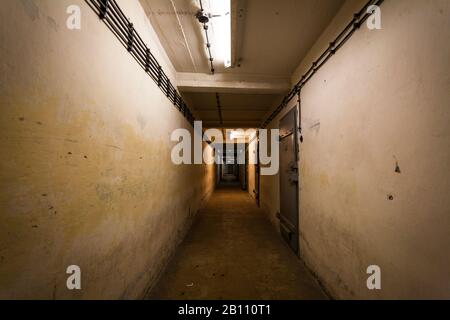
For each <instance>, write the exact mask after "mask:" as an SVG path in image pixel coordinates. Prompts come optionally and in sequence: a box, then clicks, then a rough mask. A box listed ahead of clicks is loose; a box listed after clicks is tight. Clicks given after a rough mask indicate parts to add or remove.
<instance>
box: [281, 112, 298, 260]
mask: <svg viewBox="0 0 450 320" xmlns="http://www.w3.org/2000/svg"><path fill="white" fill-rule="evenodd" d="M297 132H298V124H297V108H293V109H292V110H291V111H289V112H288V113H287V114H286V115H285V116H284V117H283V118H282V119H281V120H280V215H279V218H280V231H281V235H282V236H283V238H284V239H285V240H286V242H287V243H288V244H289V246H290V247H291V249H292V250H293V251H294V252H295V253H296V254H298V230H299V229H298V220H299V219H298V216H299V214H298V181H299V172H298V144H297Z"/></svg>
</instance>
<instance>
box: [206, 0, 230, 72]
mask: <svg viewBox="0 0 450 320" xmlns="http://www.w3.org/2000/svg"><path fill="white" fill-rule="evenodd" d="M209 4H210V9H211V14H212V15H213V18H212V19H211V21H212V25H213V29H214V43H213V44H212V45H213V48H214V51H215V55H216V57H217V58H218V59H219V60H222V61H223V63H224V66H225V68H229V67H231V0H210V1H209Z"/></svg>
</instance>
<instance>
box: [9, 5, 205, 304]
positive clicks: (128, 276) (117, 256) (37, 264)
mask: <svg viewBox="0 0 450 320" xmlns="http://www.w3.org/2000/svg"><path fill="white" fill-rule="evenodd" d="M118 3H119V5H120V6H121V7H122V9H123V10H124V12H125V13H126V14H127V15H128V16H129V17H131V19H132V21H133V22H134V24H135V28H136V29H137V30H138V32H139V33H140V34H141V36H142V37H143V38H144V41H146V42H147V41H148V44H149V46H150V48H151V50H152V52H153V53H154V54H155V56H156V57H157V59H158V60H159V61H160V62H161V63H162V65H163V68H164V70H165V71H166V73H167V74H168V76H169V77H171V78H174V77H173V72H174V71H173V67H172V66H171V65H170V62H168V59H167V57H166V55H165V53H164V52H163V51H162V49H160V45H159V42H158V39H157V37H156V35H155V33H154V31H153V30H152V28H151V25H150V24H149V22H148V20H147V17H146V16H145V13H144V11H143V10H142V8H141V6H140V4H139V2H138V1H128V0H120V1H118ZM72 4H75V5H78V6H80V8H81V10H82V11H81V13H82V20H81V22H82V28H81V30H75V31H71V30H68V29H67V28H66V19H67V17H68V14H67V13H66V9H67V7H68V6H69V5H72ZM0 21H1V22H0V23H1V28H0V47H1V48H0V106H1V113H2V116H1V117H0V130H1V135H0V150H1V152H0V166H1V169H0V186H1V192H0V298H43V299H51V298H64V299H66V298H67V299H72V298H84V299H87V298H95V299H104V298H139V297H142V296H143V294H144V293H145V291H146V290H147V289H148V288H149V286H151V285H152V284H153V283H154V281H155V279H156V278H157V277H158V276H159V274H160V273H161V270H162V269H163V267H164V266H165V264H166V263H167V260H168V258H169V257H170V256H171V254H172V253H173V251H174V249H175V246H176V245H177V243H178V242H179V241H180V240H181V239H182V237H183V235H184V233H185V232H186V230H187V228H188V226H189V224H190V221H191V220H192V217H193V216H194V215H195V213H196V212H197V210H198V209H199V207H200V206H201V204H202V202H203V201H204V200H205V199H206V198H207V197H208V196H209V194H210V193H211V192H212V190H213V188H214V166H201V165H198V166H175V165H173V164H172V162H171V160H170V151H171V147H172V146H173V145H174V143H172V142H170V134H171V132H172V131H173V130H174V129H176V128H189V129H190V130H192V129H191V127H190V125H189V124H188V123H187V121H186V120H185V119H184V118H183V117H182V115H181V114H180V113H179V112H178V111H177V110H176V109H175V108H174V107H173V105H172V104H171V103H170V101H169V100H168V99H167V98H166V97H165V96H164V94H162V93H161V92H160V90H159V89H158V87H157V86H156V85H155V83H154V82H153V81H152V80H151V79H150V78H149V77H148V76H147V75H146V74H145V72H144V71H143V70H142V69H141V68H140V67H139V66H138V64H137V63H136V61H134V60H133V58H132V57H131V56H130V55H129V54H128V53H127V51H126V50H125V49H124V48H123V47H122V46H121V45H120V43H119V42H118V40H117V39H116V38H115V37H114V36H113V34H112V33H111V32H110V30H108V29H107V27H106V26H105V25H104V24H103V23H102V22H101V21H100V20H99V19H98V17H97V16H96V15H95V13H94V12H93V11H92V10H91V9H90V8H89V7H88V5H87V4H86V2H84V1H82V0H58V1H55V0H20V1H19V0H4V1H2V8H1V10H0ZM199 177H200V178H199ZM72 264H75V265H79V266H80V267H81V270H82V290H81V291H68V290H67V288H66V279H67V276H68V275H66V268H67V266H69V265H72Z"/></svg>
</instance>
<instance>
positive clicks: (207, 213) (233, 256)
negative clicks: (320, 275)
mask: <svg viewBox="0 0 450 320" xmlns="http://www.w3.org/2000/svg"><path fill="white" fill-rule="evenodd" d="M147 298H148V299H326V298H327V297H326V295H325V294H324V292H323V291H322V290H321V288H320V286H319V285H318V284H317V282H316V281H315V280H314V278H313V277H312V276H311V274H310V273H309V272H308V271H307V269H306V268H305V267H304V266H303V265H302V263H301V262H300V261H299V259H298V258H297V257H296V256H295V255H294V254H293V253H292V252H291V251H290V249H289V248H288V247H287V246H286V245H285V244H284V242H283V241H282V239H281V238H280V236H279V235H278V234H277V233H276V231H275V230H274V228H273V227H272V225H271V224H270V222H269V221H268V220H267V219H266V218H265V217H264V213H263V212H262V211H261V209H259V208H258V207H257V206H256V204H255V201H254V199H252V198H251V197H250V195H249V194H248V193H247V192H244V191H242V190H240V189H239V187H238V186H237V185H236V184H232V183H227V184H226V185H222V186H220V187H219V188H218V189H217V190H216V192H215V193H214V194H213V196H212V197H211V200H210V201H209V203H208V204H207V205H206V207H205V208H204V209H203V210H202V211H201V212H200V213H199V215H198V217H197V219H196V221H195V222H194V225H193V226H192V229H191V230H190V232H189V234H188V236H187V237H186V239H185V240H184V242H183V243H182V244H181V246H180V247H179V249H178V251H177V253H176V255H175V257H174V258H173V260H172V261H171V263H170V264H169V266H168V267H167V269H166V272H165V274H164V275H163V276H162V278H161V279H160V281H159V282H158V283H157V284H156V286H155V287H154V289H153V291H152V292H150V293H149V294H148V296H147Z"/></svg>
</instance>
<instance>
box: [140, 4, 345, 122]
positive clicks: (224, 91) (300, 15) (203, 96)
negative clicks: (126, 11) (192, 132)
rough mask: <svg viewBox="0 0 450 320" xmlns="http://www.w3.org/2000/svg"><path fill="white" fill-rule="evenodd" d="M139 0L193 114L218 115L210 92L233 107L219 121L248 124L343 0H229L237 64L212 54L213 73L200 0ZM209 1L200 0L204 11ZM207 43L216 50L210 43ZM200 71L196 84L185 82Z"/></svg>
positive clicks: (284, 86) (278, 91) (277, 93)
mask: <svg viewBox="0 0 450 320" xmlns="http://www.w3.org/2000/svg"><path fill="white" fill-rule="evenodd" d="M140 1H141V3H142V4H143V7H144V9H145V11H146V13H147V15H148V17H149V19H150V22H151V23H152V25H153V27H154V29H155V31H156V33H157V34H158V37H159V38H160V41H161V43H162V45H163V47H164V49H165V50H166V52H167V54H168V56H169V58H170V60H171V61H172V64H173V65H174V68H175V69H176V71H177V72H178V73H180V78H182V79H183V84H184V85H183V86H181V87H180V88H179V89H180V91H181V93H182V96H183V97H184V98H185V100H186V102H187V103H188V105H189V106H190V107H191V108H192V109H193V111H194V113H195V114H196V115H197V117H199V118H200V119H202V120H208V123H211V124H214V123H216V122H214V121H213V120H214V117H215V119H216V121H218V120H219V116H218V112H217V106H216V99H215V94H214V93H213V91H216V92H220V96H221V97H222V96H223V99H222V100H223V101H224V104H225V107H224V108H226V107H227V106H228V105H229V107H230V108H234V109H233V110H231V109H230V111H225V110H224V111H223V118H224V126H227V122H228V123H235V122H236V123H237V124H238V125H239V124H241V125H242V126H249V125H251V124H254V123H256V122H257V121H259V122H261V121H262V120H263V116H264V114H266V113H267V111H268V110H269V109H270V108H271V107H273V106H274V105H276V104H278V103H279V102H280V100H281V97H282V94H285V93H286V92H287V90H288V86H289V79H290V77H291V75H292V73H293V72H294V69H295V68H296V67H297V66H298V64H299V63H300V62H301V60H302V59H303V58H304V56H305V55H306V53H307V52H308V50H309V49H310V48H311V46H312V45H313V44H314V42H315V41H316V40H317V38H318V37H319V36H320V34H321V33H322V32H323V30H324V29H325V27H326V26H327V25H328V24H329V22H330V21H331V19H332V18H333V17H334V15H335V14H336V13H337V11H338V10H339V8H340V6H341V5H342V3H343V1H344V0H232V1H237V7H238V10H237V13H236V14H235V15H234V18H235V19H237V29H236V31H237V32H236V38H235V39H234V40H235V41H234V42H233V43H234V45H235V47H236V59H237V61H238V63H239V64H240V67H237V66H236V67H234V68H230V69H225V68H224V67H223V62H222V61H215V69H216V71H217V74H216V75H215V76H212V75H210V68H209V61H208V56H207V52H206V47H205V38H204V33H203V29H202V26H201V25H200V24H199V22H198V21H197V20H196V18H195V13H196V12H197V11H198V10H199V0H140ZM209 1H210V0H203V5H204V7H205V8H206V11H208V7H209ZM213 24H214V18H213V19H211V24H210V25H211V27H210V29H214V26H213ZM211 45H212V49H213V56H214V55H215V52H214V43H212V44H211ZM199 76H201V77H202V78H201V79H202V81H201V85H200V82H199V81H191V82H190V81H189V79H190V78H196V79H197V78H198V77H199ZM205 77H207V79H209V82H208V81H205ZM217 77H221V78H220V79H222V78H226V82H224V83H220V85H217V84H218V83H219V81H218V80H217V79H218V78H217ZM186 79H188V80H187V81H186ZM246 79H248V81H246ZM255 79H264V80H261V81H258V80H256V81H255ZM260 82H264V85H261V83H260ZM196 87H197V88H196ZM240 89H248V90H246V91H245V92H242V90H240ZM192 91H196V92H192ZM259 94H260V95H261V96H259ZM277 99H278V100H277ZM206 107H208V110H205V109H206ZM214 110H215V111H216V113H215V115H214ZM217 125H220V124H217Z"/></svg>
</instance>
